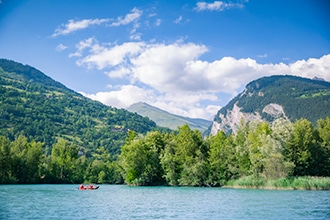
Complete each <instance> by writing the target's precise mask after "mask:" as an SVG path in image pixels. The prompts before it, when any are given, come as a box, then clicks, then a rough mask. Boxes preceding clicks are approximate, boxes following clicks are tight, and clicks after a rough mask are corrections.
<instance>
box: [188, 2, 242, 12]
mask: <svg viewBox="0 0 330 220" xmlns="http://www.w3.org/2000/svg"><path fill="white" fill-rule="evenodd" d="M242 7H243V4H241V3H225V2H223V1H214V2H213V3H207V2H197V3H196V7H195V8H194V9H195V10H196V11H206V10H209V11H223V10H225V9H230V8H242Z"/></svg>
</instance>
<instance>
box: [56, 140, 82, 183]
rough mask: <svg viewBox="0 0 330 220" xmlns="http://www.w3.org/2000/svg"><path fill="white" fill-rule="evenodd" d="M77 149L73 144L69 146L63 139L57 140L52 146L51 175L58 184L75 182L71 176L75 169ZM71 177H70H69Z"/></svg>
mask: <svg viewBox="0 0 330 220" xmlns="http://www.w3.org/2000/svg"><path fill="white" fill-rule="evenodd" d="M78 151H79V148H78V147H77V146H76V145H75V144H72V143H71V144H69V143H68V142H67V141H66V140H64V139H59V140H58V141H57V143H55V144H54V145H53V148H52V154H51V173H52V175H54V176H55V178H56V179H58V180H59V181H60V182H64V183H73V182H75V180H74V178H73V176H74V175H72V174H73V173H74V172H75V168H76V165H77V164H76V159H77V158H78ZM71 175H72V176H71Z"/></svg>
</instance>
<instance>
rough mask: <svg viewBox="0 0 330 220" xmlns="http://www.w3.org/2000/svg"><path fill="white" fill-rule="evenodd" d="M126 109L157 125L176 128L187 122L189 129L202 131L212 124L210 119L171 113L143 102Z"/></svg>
mask: <svg viewBox="0 0 330 220" xmlns="http://www.w3.org/2000/svg"><path fill="white" fill-rule="evenodd" d="M127 110H129V111H131V112H136V113H138V114H139V115H142V116H145V117H148V118H150V119H151V120H153V121H154V122H156V124H157V125H158V126H161V127H167V128H170V129H172V130H176V129H177V128H178V126H182V125H184V124H188V125H189V127H190V128H191V129H197V130H200V131H201V132H202V133H203V132H204V131H205V130H207V129H208V128H209V127H210V125H211V124H212V122H211V121H208V120H205V119H199V118H187V117H182V116H179V115H175V114H171V113H169V112H166V111H164V110H161V109H159V108H156V107H154V106H151V105H149V104H147V103H145V102H139V103H135V104H133V105H131V106H130V107H129V108H128V109H127Z"/></svg>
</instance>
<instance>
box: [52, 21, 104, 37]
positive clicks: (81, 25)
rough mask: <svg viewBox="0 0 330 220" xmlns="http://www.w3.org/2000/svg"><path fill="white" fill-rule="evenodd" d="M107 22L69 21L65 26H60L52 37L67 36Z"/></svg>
mask: <svg viewBox="0 0 330 220" xmlns="http://www.w3.org/2000/svg"><path fill="white" fill-rule="evenodd" d="M108 21H109V19H83V20H80V21H74V20H72V19H70V20H69V21H68V23H67V24H62V25H61V26H60V27H58V28H57V29H56V30H55V32H54V33H53V34H52V37H57V36H59V35H67V34H69V33H72V32H75V31H77V30H82V29H85V28H88V27H89V26H91V25H100V24H102V23H106V22H108Z"/></svg>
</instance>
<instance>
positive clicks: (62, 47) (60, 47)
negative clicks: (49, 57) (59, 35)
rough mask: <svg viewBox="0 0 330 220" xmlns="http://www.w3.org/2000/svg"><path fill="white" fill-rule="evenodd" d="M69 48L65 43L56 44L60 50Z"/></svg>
mask: <svg viewBox="0 0 330 220" xmlns="http://www.w3.org/2000/svg"><path fill="white" fill-rule="evenodd" d="M67 48H68V47H67V46H65V45H64V44H59V45H57V46H56V48H55V50H56V51H59V52H60V51H63V50H65V49H67Z"/></svg>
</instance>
